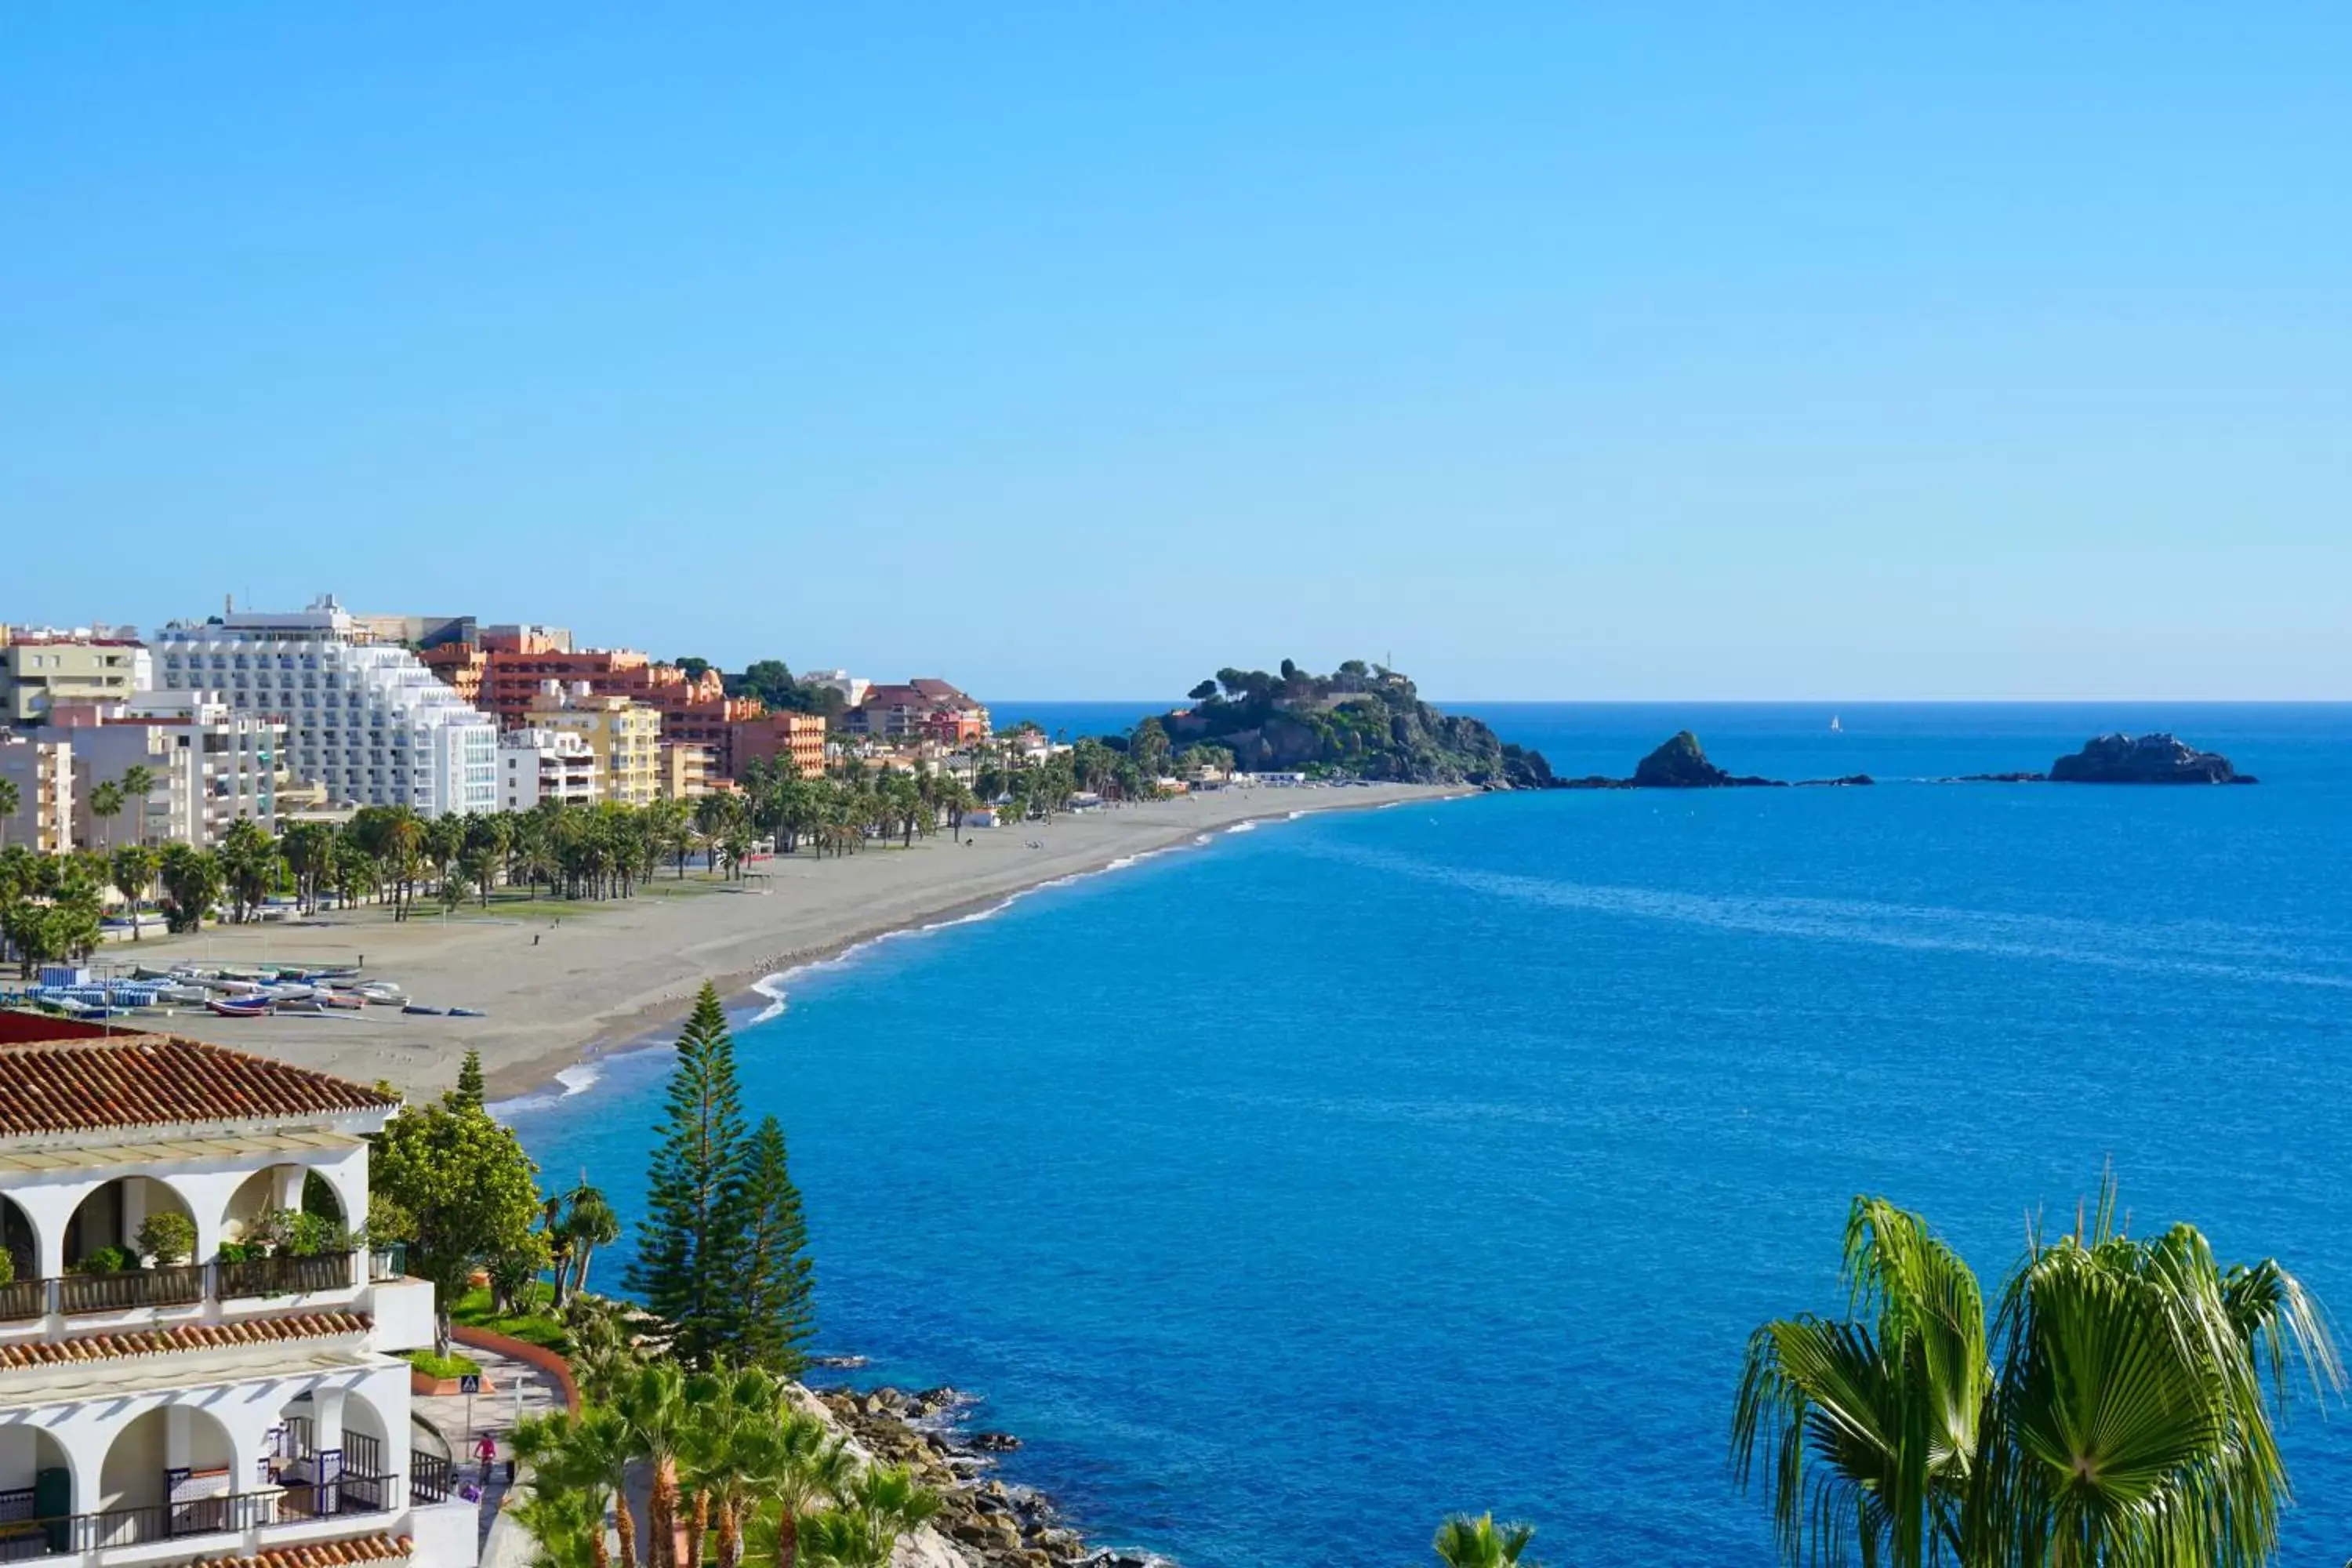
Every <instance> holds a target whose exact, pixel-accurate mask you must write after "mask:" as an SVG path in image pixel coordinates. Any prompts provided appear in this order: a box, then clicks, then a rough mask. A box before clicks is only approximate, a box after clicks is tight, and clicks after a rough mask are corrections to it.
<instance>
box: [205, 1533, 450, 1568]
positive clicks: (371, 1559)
mask: <svg viewBox="0 0 2352 1568" xmlns="http://www.w3.org/2000/svg"><path fill="white" fill-rule="evenodd" d="M414 1548H415V1542H414V1541H412V1540H411V1539H410V1538H409V1537H407V1536H405V1535H362V1536H361V1537H360V1538H359V1539H357V1540H356V1541H313V1542H309V1543H308V1544H306V1545H302V1546H281V1547H278V1549H276V1550H275V1551H271V1552H258V1553H257V1554H255V1555H254V1556H251V1557H207V1558H205V1559H204V1560H203V1561H202V1562H200V1563H195V1564H194V1568H340V1565H341V1564H342V1563H399V1562H403V1561H404V1560H405V1559H406V1558H407V1556H408V1554H409V1552H411V1551H412V1550H413V1549H414Z"/></svg>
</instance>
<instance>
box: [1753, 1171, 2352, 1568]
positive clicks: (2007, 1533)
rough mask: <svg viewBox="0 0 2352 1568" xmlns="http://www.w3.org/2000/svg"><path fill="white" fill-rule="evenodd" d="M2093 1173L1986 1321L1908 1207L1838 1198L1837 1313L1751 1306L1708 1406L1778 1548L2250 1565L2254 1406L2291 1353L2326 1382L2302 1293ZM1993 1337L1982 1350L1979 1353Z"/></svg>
mask: <svg viewBox="0 0 2352 1568" xmlns="http://www.w3.org/2000/svg"><path fill="white" fill-rule="evenodd" d="M2115 1214H2116V1210H2115V1189H2114V1185H2113V1184H2112V1183H2108V1184H2105V1185H2103V1187H2102V1190H2101V1193H2100V1197H2099V1202H2098V1205H2097V1208H2096V1216H2095V1220H2092V1221H2089V1222H2085V1221H2084V1219H2082V1218H2081V1217H2079V1216H2078V1218H2077V1221H2076V1226H2075V1229H2074V1232H2072V1233H2071V1234H2069V1235H2067V1236H2064V1237H2060V1238H2059V1239H2058V1240H2057V1241H2055V1242H2053V1243H2050V1244H2047V1245H2045V1244H2043V1242H2042V1240H2041V1238H2040V1237H2038V1236H2034V1237H2029V1240H2028V1249H2027V1255H2026V1258H2025V1260H2024V1262H2023V1263H2022V1264H2021V1266H2020V1267H2019V1269H2018V1272H2017V1273H2016V1274H2015V1275H2014V1276H2013V1277H2012V1278H2011V1281H2010V1283H2009V1285H2008V1288H2007V1289H2006V1290H2005V1291H2004V1292H2003V1295H2002V1299H2001V1305H2000V1311H1999V1313H1998V1315H1997V1317H1996V1318H1995V1319H1994V1321H1993V1323H1992V1325H1991V1328H1990V1330H1988V1327H1987V1324H1986V1320H1985V1311H1984V1303H1983V1294H1982V1291H1981V1290H1980V1289H1979V1286H1978V1284H1977V1280H1976V1276H1975V1275H1974V1274H1973V1273H1971V1272H1970V1271H1969V1268H1968V1266H1967V1264H1965V1263H1964V1262H1962V1261H1961V1260H1960V1258H1958V1255H1957V1254H1955V1253H1954V1252H1952V1251H1951V1249H1950V1248H1948V1247H1946V1246H1945V1245H1944V1244H1943V1243H1942V1242H1941V1241H1940V1240H1938V1239H1937V1238H1936V1237H1934V1236H1933V1235H1932V1234H1931V1233H1930V1232H1929V1231H1928V1229H1927V1223H1926V1221H1924V1220H1923V1219H1921V1218H1920V1217H1919V1216H1918V1215H1915V1214H1910V1213H1907V1212H1906V1211H1904V1210H1901V1209H1898V1208H1896V1207H1895V1206H1894V1205H1891V1204H1889V1203H1887V1202H1886V1201H1885V1200H1884V1199H1878V1198H1857V1199H1856V1200H1855V1201H1854V1205H1853V1211H1852V1214H1851V1215H1850V1216H1849V1218H1848V1220H1847V1224H1846V1238H1845V1258H1844V1264H1843V1275H1844V1279H1845V1283H1846V1285H1847V1288H1848V1289H1849V1291H1850V1292H1851V1295H1852V1301H1853V1308H1852V1311H1853V1314H1856V1315H1858V1317H1859V1319H1860V1321H1856V1316H1849V1317H1848V1318H1846V1319H1844V1320H1842V1321H1832V1320H1828V1319H1822V1318H1816V1317H1811V1316H1805V1317H1798V1318H1789V1319H1780V1320H1778V1321H1773V1322H1769V1323H1767V1324H1765V1325H1764V1326H1763V1327H1762V1328H1760V1329H1759V1330H1757V1331H1756V1333H1755V1334H1754V1336H1753V1337H1752V1338H1750V1340H1749V1341H1748V1353H1747V1363H1746V1366H1745V1368H1744V1370H1743V1373H1742V1375H1741V1378H1740V1386H1739V1394H1738V1402H1737V1404H1736V1405H1735V1408H1734V1415H1733V1420H1732V1458H1733V1464H1734V1468H1735V1469H1736V1471H1737V1472H1738V1477H1739V1479H1740V1480H1741V1481H1742V1483H1743V1484H1744V1483H1746V1482H1747V1481H1748V1480H1749V1479H1750V1478H1751V1476H1752V1475H1753V1474H1754V1473H1755V1471H1756V1470H1757V1468H1758V1467H1757V1463H1756V1461H1757V1458H1758V1455H1757V1450H1758V1447H1759V1445H1761V1447H1763V1448H1764V1450H1765V1456H1764V1458H1765V1462H1764V1465H1763V1467H1762V1484H1763V1487H1764V1489H1765V1492H1766V1495H1767V1498H1768V1500H1769V1505H1770V1507H1771V1510H1772V1516H1773V1523H1774V1534H1775V1535H1776V1537H1777V1538H1778V1541H1779V1543H1780V1550H1781V1553H1782V1555H1783V1556H1784V1557H1785V1558H1786V1559H1787V1561H1789V1562H1790V1563H1792V1564H1793V1563H1799V1562H1812V1563H1852V1562H1860V1563H1865V1564H1872V1565H1875V1564H1880V1563H1885V1564H1887V1565H1888V1568H1925V1565H1927V1564H1946V1563H1948V1564H1954V1565H1957V1568H1979V1565H1982V1568H2000V1565H2005V1564H2011V1563H2021V1564H2033V1565H2036V1568H2041V1565H2045V1564H2046V1565H2048V1568H2102V1565H2108V1564H2113V1565H2116V1568H2123V1565H2126V1564H2140V1563H2147V1564H2149V1565H2151V1568H2153V1565H2156V1564H2168V1563H2199V1564H2205V1565H2210V1568H2252V1565H2254V1564H2259V1563H2267V1562H2269V1561H2270V1560H2271V1557H2272V1555H2273V1552H2275V1550H2276V1546H2277V1524H2278V1510H2279V1507H2280V1505H2281V1504H2282V1503H2283V1502H2284V1500H2285V1499H2286V1497H2287V1495H2288V1490H2287V1477H2286V1471H2285V1468H2284V1464H2283V1463H2282V1462H2281V1460H2280V1458H2279V1455H2278V1449H2277V1446H2276V1443H2275V1441H2274V1438H2273V1432H2272V1426H2271V1417H2272V1412H2271V1408H2270V1405H2269V1403H2268V1402H2267V1401H2266V1400H2265V1398H2264V1394H2263V1379H2264V1377H2265V1375H2267V1376H2268V1378H2269V1380H2270V1384H2271V1390H2272V1396H2273V1398H2275V1399H2278V1400H2280V1401H2282V1402H2283V1400H2284V1394H2285V1373H2286V1369H2287V1366H2288V1364H2289V1363H2291V1362H2300V1363H2302V1364H2303V1366H2304V1368H2305V1370H2306V1371H2307V1372H2308V1373H2309V1374H2310V1375H2311V1378H2312V1380H2313V1384H2314V1388H2315V1391H2318V1392H2320V1393H2322V1394H2325V1392H2326V1390H2328V1389H2330V1388H2340V1387H2341V1386H2342V1384H2343V1371H2342V1368H2341V1365H2340V1364H2339V1363H2338V1361H2337V1358H2336V1349H2335V1345H2334V1343H2333V1342H2332V1340H2331V1339H2330V1338H2329V1335H2328V1331H2327V1329H2326V1324H2325V1321H2324V1320H2323V1319H2322V1317H2321V1315H2320V1312H2319V1309H2318V1307H2317V1305H2316V1304H2315V1302H2313V1301H2312V1300H2311V1299H2310V1298H2309V1297H2308V1296H2307V1295H2306V1294H2305V1291H2304V1289H2303V1288H2302V1286H2301V1285H2300V1284H2299V1283H2298V1282H2297V1281H2296V1280H2295V1279H2294V1276H2292V1275H2290V1274H2288V1273H2287V1272H2286V1271H2285V1270H2284V1269H2283V1268H2280V1267H2279V1266H2278V1264H2277V1263H2275V1262H2273V1261H2265V1262H2263V1263H2260V1264H2257V1265H2255V1266H2254V1267H2252V1268H2222V1267H2221V1265H2219V1264H2217V1263H2216V1262H2215V1261H2214V1259H2213V1256H2212V1253H2211V1250H2210V1248H2209V1247H2207V1246H2206V1243H2205V1239H2204V1237H2202V1236H2200V1235H2199V1234H2198V1232H2197V1231H2196V1230H2195V1229H2194V1228H2193V1227H2191V1226H2185V1225H2179V1226H2173V1227H2172V1228H2171V1229H2169V1230H2168V1231H2166V1232H2165V1233H2164V1234H2163V1235H2161V1236H2159V1237H2156V1238H2155V1239H2153V1240H2149V1241H2135V1240H2132V1239H2131V1238H2129V1237H2126V1236H2124V1235H2123V1234H2122V1233H2121V1232H2120V1230H2119V1229H2118V1228H2117V1226H2116V1222H2115ZM1995 1343H1998V1344H1999V1346H2000V1360H1999V1362H1998V1363H1995V1361H1994V1360H1993V1358H1992V1356H1991V1354H1990V1347H1991V1346H1992V1345H1994V1344H1995Z"/></svg>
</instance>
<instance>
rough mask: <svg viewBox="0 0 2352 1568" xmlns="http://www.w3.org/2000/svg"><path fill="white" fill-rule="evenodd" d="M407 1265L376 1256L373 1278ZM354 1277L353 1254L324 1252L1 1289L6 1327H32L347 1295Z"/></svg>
mask: <svg viewBox="0 0 2352 1568" xmlns="http://www.w3.org/2000/svg"><path fill="white" fill-rule="evenodd" d="M401 1261H402V1260H401V1258H400V1257H399V1254H398V1251H397V1250H396V1249H394V1250H392V1251H389V1252H385V1253H375V1254H372V1255H371V1256H370V1259H369V1269H368V1277H369V1279H371V1280H374V1281H383V1280H387V1279H399V1278H400V1265H401ZM352 1273H353V1269H352V1254H351V1253H349V1252H321V1253H316V1254H313V1255H311V1256H310V1257H306V1258H293V1257H281V1258H253V1259H250V1260H248V1261H246V1262H242V1263H222V1262H214V1263H182V1264H174V1265H173V1266H171V1267H168V1268H126V1269H124V1270H122V1271H121V1272H120V1273H115V1274H68V1275H65V1276H63V1277H61V1278H58V1279H18V1280H15V1281H12V1282H11V1283H9V1284H5V1285H0V1325H5V1324H10V1323H27V1322H33V1321H37V1320H39V1319H41V1318H45V1317H47V1316H48V1315H49V1314H50V1313H51V1312H58V1313H62V1314H63V1315H65V1316H66V1317H68V1318H78V1317H94V1316H97V1315H99V1314H100V1313H110V1312H135V1311H141V1310H146V1309H149V1308H155V1307H192V1306H194V1305H195V1304H196V1303H198V1302H200V1301H204V1300H208V1299H209V1300H220V1301H236V1300H262V1299H265V1298H268V1297H273V1296H303V1295H310V1294H311V1293H313V1292H316V1291H321V1290H341V1289H346V1288H347V1287H349V1286H350V1285H351V1284H352Z"/></svg>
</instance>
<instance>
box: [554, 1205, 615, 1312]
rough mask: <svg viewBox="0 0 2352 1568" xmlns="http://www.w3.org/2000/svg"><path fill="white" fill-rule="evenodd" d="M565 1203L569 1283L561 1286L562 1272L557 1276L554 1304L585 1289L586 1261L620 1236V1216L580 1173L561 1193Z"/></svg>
mask: <svg viewBox="0 0 2352 1568" xmlns="http://www.w3.org/2000/svg"><path fill="white" fill-rule="evenodd" d="M564 1203H565V1205H567V1206H566V1208H565V1212H564V1215H563V1226H562V1229H563V1237H564V1239H565V1240H566V1241H568V1242H570V1243H571V1246H572V1282H571V1286H570V1288H569V1289H566V1288H565V1286H564V1282H563V1279H562V1275H561V1274H559V1275H558V1276H557V1279H556V1282H555V1283H556V1298H557V1301H556V1304H557V1305H558V1306H561V1305H562V1304H563V1302H564V1301H567V1300H571V1298H572V1294H573V1292H575V1291H580V1290H585V1289H588V1261H589V1259H590V1258H593V1256H594V1255H595V1251H596V1249H597V1248H598V1247H610V1246H611V1245H612V1244H613V1243H614V1242H615V1241H617V1240H619V1239H620V1237H621V1216H620V1215H616V1214H614V1212H613V1205H611V1204H610V1203H607V1202H606V1201H605V1199H604V1194H603V1193H601V1192H599V1191H598V1190H597V1189H595V1188H594V1187H592V1186H590V1185H589V1184H588V1178H587V1176H586V1174H585V1173H583V1174H582V1176H581V1178H580V1184H579V1185H578V1186H576V1187H574V1188H572V1191H571V1192H569V1193H567V1194H564Z"/></svg>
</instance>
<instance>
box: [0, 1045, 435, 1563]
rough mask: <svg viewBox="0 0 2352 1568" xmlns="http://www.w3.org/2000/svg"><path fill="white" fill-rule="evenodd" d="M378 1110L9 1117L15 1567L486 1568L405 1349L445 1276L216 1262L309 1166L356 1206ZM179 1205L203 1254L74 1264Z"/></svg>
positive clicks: (9, 1460)
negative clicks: (148, 1121) (359, 1551)
mask: <svg viewBox="0 0 2352 1568" xmlns="http://www.w3.org/2000/svg"><path fill="white" fill-rule="evenodd" d="M148 1039H149V1041H150V1042H151V1043H152V1040H153V1037H148ZM59 1044H61V1045H65V1046H68V1047H76V1048H77V1054H79V1053H81V1052H89V1053H93V1054H94V1053H97V1052H101V1051H103V1052H111V1051H124V1052H131V1051H136V1050H138V1049H140V1048H141V1047H138V1046H136V1045H132V1044H127V1043H121V1037H117V1040H116V1041H111V1042H97V1043H93V1042H89V1041H73V1042H60V1043H59ZM33 1048H37V1049H39V1050H41V1051H42V1052H43V1053H44V1054H47V1053H49V1052H50V1051H52V1050H53V1049H54V1048H55V1047H50V1046H41V1047H33ZM15 1049H16V1048H15V1047H0V1069H5V1068H6V1067H7V1066H8V1065H10V1064H9V1058H10V1056H11V1055H12V1054H13V1052H14V1050H15ZM134 1065H135V1064H129V1063H126V1064H125V1066H126V1067H131V1066H134ZM386 1114H387V1112H386V1110H383V1109H372V1110H327V1111H321V1112H317V1113H306V1114H296V1115H288V1114H282V1113H281V1114H278V1115H274V1116H269V1117H255V1118H249V1119H240V1120H222V1119H220V1117H219V1116H218V1115H217V1114H210V1115H207V1114H205V1113H203V1112H191V1120H190V1121H187V1122H185V1123H179V1124H172V1125H132V1126H125V1125H110V1126H104V1127H100V1128H97V1129H93V1130H91V1131H82V1132H77V1133H69V1134H65V1133H55V1132H30V1133H28V1132H26V1131H22V1130H21V1129H12V1130H9V1131H0V1239H5V1244H6V1246H7V1249H8V1251H9V1253H10V1254H11V1256H12V1258H13V1259H14V1262H15V1264H16V1279H15V1281H14V1282H13V1283H9V1284H5V1285H0V1562H18V1561H41V1562H51V1563H55V1562H65V1563H77V1564H79V1565H81V1568H116V1565H121V1568H132V1565H142V1564H150V1563H155V1564H163V1563H190V1562H194V1561H197V1560H200V1559H203V1560H211V1559H218V1558H227V1557H246V1556H251V1555H254V1554H256V1553H259V1552H278V1551H284V1550H287V1549H289V1548H294V1547H298V1546H306V1545H318V1546H324V1545H327V1544H328V1543H336V1542H362V1541H381V1540H383V1538H385V1537H394V1538H396V1537H399V1536H404V1535H405V1536H410V1537H413V1538H414V1541H415V1545H414V1546H413V1547H412V1548H411V1550H410V1554H409V1561H410V1562H412V1563H417V1564H425V1565H429V1568H471V1564H473V1563H474V1562H475V1555H476V1553H475V1540H476V1534H475V1530H476V1510H475V1507H474V1505H473V1504H471V1503H468V1502H466V1501H465V1500H463V1499H462V1498H460V1497H458V1496H457V1495H456V1494H455V1492H454V1490H453V1489H451V1488H450V1486H449V1477H450V1475H451V1473H452V1467H451V1466H450V1465H449V1464H448V1463H447V1461H448V1460H450V1459H451V1458H462V1456H458V1455H453V1454H452V1453H451V1452H450V1451H449V1448H450V1438H448V1437H446V1436H438V1435H436V1434H430V1433H429V1432H426V1431H420V1430H413V1429H412V1426H411V1423H410V1412H409V1378H410V1368H409V1366H408V1364H407V1363H406V1362H404V1361H403V1360H401V1359H399V1358H398V1356H397V1354H396V1352H401V1351H405V1350H411V1349H417V1348H423V1347H426V1346H429V1345H430V1344H431V1343H432V1338H433V1289H432V1287H431V1286H430V1285H427V1284H425V1282H423V1281H422V1280H417V1279H404V1278H402V1277H400V1275H399V1274H398V1272H397V1271H396V1270H395V1269H394V1268H392V1267H391V1266H390V1259H389V1257H388V1256H387V1255H380V1254H377V1255H372V1254H370V1253H369V1252H367V1251H364V1250H362V1251H353V1252H343V1251H321V1252H318V1253H315V1254H313V1255H310V1256H307V1257H299V1258H296V1257H280V1258H268V1259H261V1260H254V1261H244V1262H230V1261H226V1260H219V1259H218V1258H217V1255H218V1253H219V1250H220V1247H222V1245H223V1244H224V1243H225V1242H230V1241H234V1240H236V1239H237V1238H238V1237H239V1236H240V1235H242V1234H243V1233H244V1231H245V1229H246V1227H247V1226H250V1225H252V1224H253V1223H254V1222H255V1221H256V1220H257V1218H258V1217H259V1216H260V1215H262V1214H264V1213H265V1212H267V1211H269V1210H274V1209H286V1208H294V1207H299V1206H300V1205H301V1204H302V1201H303V1192H304V1187H305V1183H306V1179H307V1178H308V1177H310V1176H311V1175H313V1174H315V1175H316V1176H317V1177H318V1178H319V1179H320V1181H321V1182H323V1183H324V1184H325V1188H326V1190H327V1191H329V1192H331V1194H332V1195H333V1200H334V1206H335V1207H337V1208H338V1209H339V1210H340V1212H341V1214H342V1215H347V1216H364V1215H365V1214H366V1212H367V1202H368V1187H367V1159H368V1145H367V1144H366V1143H365V1142H363V1141H362V1140H363V1137H364V1135H365V1134H367V1133H369V1132H372V1131H380V1130H381V1128H382V1127H383V1123H384V1121H385V1120H386ZM167 1209H168V1210H173V1211H176V1212H178V1213H181V1214H183V1215H186V1216H188V1217H189V1218H190V1219H191V1220H193V1222H194V1228H195V1234H196V1246H195V1253H194V1258H196V1259H198V1260H200V1261H194V1262H189V1263H184V1264H178V1265H163V1264H161V1263H160V1262H159V1261H158V1260H154V1259H150V1260H149V1265H148V1267H145V1268H142V1269H140V1270H139V1271H137V1272H133V1273H81V1272H73V1271H70V1265H71V1264H73V1263H74V1262H76V1261H78V1260H79V1259H80V1258H86V1257H88V1256H89V1255H90V1254H91V1253H92V1252H93V1251H95V1250H97V1249H99V1248H100V1247H115V1246H121V1247H134V1248H135V1245H136V1244H135V1241H134V1239H133V1238H134V1237H136V1236H137V1234H138V1230H139V1227H140V1226H141V1224H142V1222H143V1221H144V1220H145V1219H146V1218H147V1217H148V1216H149V1215H153V1214H155V1213H157V1212H159V1211H162V1210H167ZM203 1260H209V1261H203ZM457 1436H458V1439H459V1440H460V1441H462V1435H457ZM322 1560H323V1561H343V1560H344V1559H343V1558H341V1557H337V1556H331V1557H328V1558H325V1559H322Z"/></svg>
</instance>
